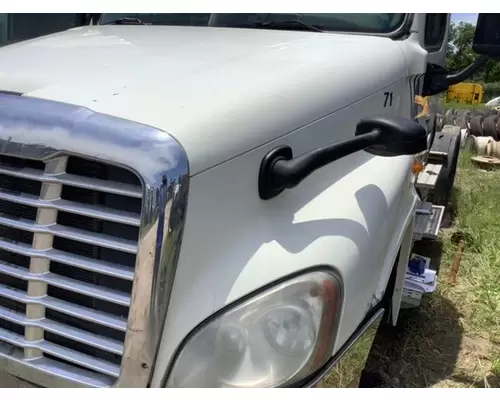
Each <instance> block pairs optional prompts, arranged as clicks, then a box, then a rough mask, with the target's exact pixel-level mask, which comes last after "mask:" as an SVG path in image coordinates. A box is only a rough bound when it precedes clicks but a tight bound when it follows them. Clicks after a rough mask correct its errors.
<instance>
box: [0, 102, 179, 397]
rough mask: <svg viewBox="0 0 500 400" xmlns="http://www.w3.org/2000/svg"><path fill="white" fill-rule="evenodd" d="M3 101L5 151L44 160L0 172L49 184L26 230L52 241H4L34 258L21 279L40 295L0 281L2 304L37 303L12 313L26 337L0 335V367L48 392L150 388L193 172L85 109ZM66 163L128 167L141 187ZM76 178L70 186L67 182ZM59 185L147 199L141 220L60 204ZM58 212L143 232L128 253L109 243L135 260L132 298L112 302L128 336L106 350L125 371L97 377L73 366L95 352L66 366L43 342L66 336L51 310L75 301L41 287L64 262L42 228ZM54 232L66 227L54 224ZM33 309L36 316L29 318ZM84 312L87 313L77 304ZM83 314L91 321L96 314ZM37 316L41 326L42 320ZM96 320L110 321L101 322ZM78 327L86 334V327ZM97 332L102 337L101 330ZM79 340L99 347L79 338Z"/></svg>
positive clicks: (138, 128)
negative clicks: (123, 309)
mask: <svg viewBox="0 0 500 400" xmlns="http://www.w3.org/2000/svg"><path fill="white" fill-rule="evenodd" d="M0 104H1V107H0V155H1V156H4V157H12V158H16V159H23V160H28V161H29V160H38V161H40V162H41V163H40V164H41V165H42V167H41V169H40V170H38V171H35V172H33V171H34V170H28V169H25V170H26V171H24V170H23V171H24V172H22V171H21V172H20V171H19V170H18V171H15V169H14V168H11V170H7V169H6V168H3V170H4V172H3V173H4V174H5V175H9V174H10V175H11V176H19V177H22V176H20V174H21V173H22V174H28V175H26V176H25V178H27V179H31V180H34V181H35V180H36V181H38V182H41V183H42V184H43V185H44V186H42V189H41V190H42V192H41V194H40V196H32V197H33V199H31V198H30V200H29V201H30V202H31V203H30V204H29V205H30V206H33V207H35V208H36V209H37V210H38V211H40V210H50V211H51V212H49V213H46V214H47V215H46V216H44V215H43V213H39V216H38V217H37V219H36V220H35V222H34V223H33V225H29V226H28V225H25V227H26V226H27V227H28V228H29V229H32V232H42V231H41V229H45V231H43V232H42V233H43V234H44V235H46V242H43V241H38V243H37V244H36V242H37V240H33V244H32V245H29V244H28V245H24V246H20V245H18V243H16V242H12V243H8V242H7V241H4V240H2V239H0V242H1V243H0V246H3V247H2V249H4V250H6V249H7V250H8V251H11V252H12V251H13V252H17V253H19V254H23V255H24V256H28V257H31V263H30V267H29V269H28V270H26V272H24V273H23V274H24V275H22V276H21V279H24V280H25V281H27V282H28V288H36V289H37V290H31V289H30V290H28V291H27V292H26V293H25V292H21V291H17V292H16V291H15V290H13V289H12V288H10V287H7V286H5V288H4V287H3V286H4V285H0V286H2V287H0V298H2V297H3V298H5V297H6V296H7V299H10V300H13V299H14V300H16V301H18V302H20V303H24V304H28V305H32V306H30V307H26V314H22V313H19V312H17V313H12V318H19V319H20V321H21V322H20V324H21V326H22V327H24V336H23V335H22V334H21V335H19V333H16V332H13V331H9V330H7V329H0V363H1V364H2V369H3V370H4V371H5V372H7V373H10V374H12V375H15V376H17V377H19V378H21V379H28V380H29V381H31V382H33V383H34V384H36V385H40V386H45V387H78V386H118V387H146V386H147V385H148V383H149V379H150V377H151V374H152V367H153V365H154V362H155V357H156V352H157V348H158V342H159V338H160V335H161V331H162V329H163V321H164V320H165V314H166V310H167V305H168V301H169V294H170V290H171V286H172V283H173V277H174V274H175V267H176V263H177V259H178V255H179V247H180V242H181V239H182V233H183V227H184V218H185V211H186V203H187V192H188V183H189V166H188V160H187V156H186V154H185V152H184V150H183V149H182V147H181V146H180V145H179V144H178V143H177V142H176V141H175V140H174V139H173V138H172V137H171V136H169V135H168V134H167V133H165V132H162V131H160V130H158V129H155V128H152V127H149V126H144V125H142V124H138V123H135V122H131V121H126V120H122V119H119V118H115V117H111V116H107V115H102V114H99V113H95V112H93V111H91V110H88V109H85V108H82V107H76V106H73V105H69V104H64V103H58V102H53V101H48V100H42V99H36V98H29V97H21V96H11V95H0ZM68 157H77V158H79V159H82V160H83V159H90V160H92V161H97V162H99V163H100V164H104V165H108V166H109V165H111V166H117V167H119V168H120V169H122V170H128V171H131V172H133V174H135V175H136V176H137V177H138V178H139V181H140V182H139V183H138V185H137V187H136V188H137V190H136V189H135V188H131V189H130V190H129V191H126V190H125V189H123V187H122V186H121V185H120V184H117V185H115V186H113V184H115V183H116V182H107V181H103V180H99V179H94V178H95V177H90V178H82V177H80V176H77V177H75V176H74V175H70V174H68V173H66V169H65V168H66V161H67V159H68ZM43 165H45V168H43ZM52 169H54V170H52ZM16 174H17V175H16ZM58 174H61V175H58ZM70 178H71V179H73V180H72V181H69V179H70ZM77 178H78V180H76V179H77ZM63 185H70V186H71V185H73V186H77V187H80V188H82V187H84V188H86V189H89V190H97V191H99V190H101V191H105V192H106V191H107V192H108V193H110V191H111V192H113V193H115V194H117V195H126V196H132V197H135V198H136V199H141V198H142V206H141V208H140V215H139V214H137V219H134V218H132V217H130V213H121V214H120V213H118V212H116V210H115V213H114V214H106V212H105V211H103V210H104V208H100V209H98V207H93V206H86V207H80V206H78V207H77V206H75V204H80V203H73V202H72V203H71V204H69V203H70V202H64V201H61V200H60V199H58V193H59V192H60V190H61V187H62V186H63ZM82 185H83V186H82ZM140 185H142V190H141V186H140ZM141 192H142V193H141ZM2 193H3V196H4V200H8V201H10V202H13V203H17V204H26V201H27V200H26V197H22V196H21V195H20V194H19V193H17V192H16V193H17V194H16V193H15V194H12V193H7V191H2ZM42 195H43V196H42ZM9 196H10V197H9ZM23 202H24V203H23ZM62 211H64V212H71V213H76V214H78V215H87V216H89V217H93V218H104V219H105V220H106V219H107V220H112V221H118V222H119V223H123V224H125V225H132V226H135V227H138V228H139V229H138V231H139V235H138V240H137V243H129V242H127V246H125V247H124V245H123V243H122V242H120V243H118V241H117V240H114V241H109V243H108V245H109V246H115V247H117V246H118V247H119V248H120V249H123V248H125V249H126V250H127V251H129V252H134V253H135V254H136V261H135V269H133V270H131V272H130V273H128V272H127V273H125V272H121V273H120V274H121V275H122V276H124V277H125V278H127V279H129V280H133V283H132V289H131V292H129V293H125V295H126V296H125V295H123V296H122V295H120V296H115V297H113V298H112V300H113V301H115V303H118V304H123V305H124V306H129V309H128V319H127V320H126V321H123V325H121V323H120V320H119V319H116V318H115V320H114V321H115V322H116V323H115V325H112V326H114V327H117V328H119V329H122V331H123V332H125V341H124V343H119V342H116V341H110V340H109V339H106V340H107V341H106V344H110V343H111V344H113V346H114V347H113V348H112V350H113V351H115V352H116V354H121V355H122V357H121V365H116V367H114V364H113V365H112V367H113V368H112V367H111V366H110V365H111V364H110V363H109V362H102V363H101V364H99V365H101V367H100V369H101V371H97V370H96V367H95V366H94V371H93V372H91V371H89V370H88V369H82V368H79V367H77V365H80V366H85V365H91V366H92V362H93V361H92V357H91V356H86V357H83V356H82V357H81V358H78V357H76V356H75V354H81V353H76V352H73V353H72V354H71V357H74V359H73V362H72V363H68V362H67V361H68V357H69V356H68V355H67V354H68V353H65V354H66V356H65V357H66V359H65V358H64V355H63V353H64V351H63V350H64V349H66V347H64V348H62V347H61V346H59V347H57V346H54V344H53V343H51V342H49V341H48V340H47V339H44V340H41V341H40V340H39V341H38V342H37V340H38V339H40V338H41V339H43V337H44V336H43V335H44V331H47V330H48V329H49V328H50V329H53V330H54V329H56V328H57V329H59V330H58V333H60V332H63V330H62V329H60V327H61V326H62V325H61V324H59V325H56V328H54V325H50V326H49V325H47V324H49V323H51V321H50V319H47V318H46V315H45V312H46V311H45V310H46V309H50V307H56V306H58V307H59V306H60V305H61V304H68V305H69V306H71V305H72V304H73V303H71V302H66V303H61V302H59V303H57V304H56V299H54V297H51V296H50V295H49V294H48V293H47V286H48V284H51V282H52V281H49V278H44V280H45V283H44V284H43V285H39V284H38V282H40V275H39V273H43V272H44V271H45V272H46V271H48V268H49V266H48V260H54V257H56V256H58V257H61V255H60V254H59V255H56V256H55V255H54V254H55V253H54V252H51V249H50V243H51V241H52V239H53V237H54V236H56V235H58V232H56V231H54V230H51V229H52V228H51V229H48V228H45V227H44V228H41V227H42V223H43V224H45V225H43V226H50V225H47V224H48V222H47V221H49V220H50V221H52V222H54V221H56V218H57V213H58V212H62ZM49 214H50V215H49ZM134 215H135V214H134ZM42 219H43V221H42ZM50 221H49V222H50ZM55 226H56V227H61V226H59V225H57V224H56V225H55ZM78 228H79V227H78ZM42 233H40V234H42ZM65 234H67V233H65ZM82 237H83V236H78V237H76V236H74V235H73V236H72V238H73V239H74V240H80V241H81V240H83V239H82ZM87 240H88V239H87ZM4 242H5V243H4ZM117 243H118V244H117ZM98 244H99V245H101V243H98ZM40 246H42V247H40ZM120 246H121V247H120ZM20 252H21V253H20ZM64 254H65V255H66V256H67V258H66V259H65V260H66V261H65V262H67V263H70V265H73V266H81V265H83V264H84V265H85V267H86V268H94V270H97V271H101V270H104V269H103V268H105V267H103V265H104V264H103V263H102V261H100V260H92V261H94V263H93V264H91V263H89V262H88V259H87V261H86V264H85V263H84V262H83V261H82V259H83V258H82V257H80V258H79V259H78V262H77V261H75V260H76V259H77V258H76V257H77V256H76V255H73V254H71V253H68V252H65V253H64ZM33 260H38V261H36V262H35V261H33ZM40 260H42V261H43V262H41V261H40ZM78 263H79V264H78ZM106 271H107V273H108V274H109V273H111V272H113V271H114V272H113V273H115V275H116V273H118V272H116V269H114V270H111V269H110V268H108V269H107V270H106ZM110 271H111V272H110ZM37 273H38V275H37ZM52 275H53V274H52ZM52 279H53V278H52ZM47 281H49V282H48V284H47ZM68 282H69V281H68ZM74 282H78V281H74ZM82 287H83V286H82ZM97 287H98V286H97ZM75 288H76V286H75V287H72V286H71V285H69V284H67V285H66V286H65V289H67V290H68V291H70V292H77V293H81V291H80V292H78V290H80V289H78V290H77V289H75ZM1 289H4V290H1ZM96 292H97V291H96ZM99 293H100V292H99ZM120 293H121V292H120ZM8 296H10V297H8ZM16 296H17V297H16ZM62 300H67V299H62ZM68 301H69V300H68ZM76 308H77V307H75V309H76ZM30 309H31V310H32V311H33V310H34V311H36V312H34V314H32V315H31V313H30V312H29V310H30ZM79 310H84V308H83V307H80V308H79ZM87 310H89V309H88V308H87ZM59 311H60V312H62V313H66V314H69V312H68V310H67V309H65V308H64V306H61V307H60V310H59ZM99 311H100V310H96V313H97V314H99ZM97 314H96V315H97ZM75 316H76V318H80V319H82V318H83V317H82V315H80V314H78V313H74V317H75ZM44 317H45V318H44ZM85 317H86V318H90V319H92V318H94V316H93V315H92V314H91V313H90V314H87V315H85ZM9 318H10V317H9ZM4 319H5V315H4V314H2V315H1V316H0V322H8V321H9V320H5V321H2V320H4ZM35 319H38V320H40V321H45V322H43V323H38V322H37V321H35ZM100 322H101V323H109V324H110V323H111V322H110V321H108V320H105V319H102V320H100ZM110 326H111V325H110ZM66 327H67V326H66ZM63 328H64V327H63ZM57 329H56V330H57ZM80 331H81V332H83V333H87V332H85V331H82V330H81V329H80ZM72 332H73V331H72ZM91 335H94V336H92V337H98V336H99V332H97V333H91ZM87 336H89V337H90V335H87ZM77 340H79V341H80V342H85V341H86V342H87V343H90V344H91V345H92V344H93V343H92V342H91V341H90V340H88V339H86V338H83V337H82V338H77ZM103 343H104V342H103ZM23 350H24V351H23ZM47 353H48V354H51V355H52V356H54V354H55V357H58V360H59V361H57V360H55V359H54V358H52V357H47ZM75 357H76V358H75ZM61 359H62V360H63V361H61ZM64 360H66V361H64Z"/></svg>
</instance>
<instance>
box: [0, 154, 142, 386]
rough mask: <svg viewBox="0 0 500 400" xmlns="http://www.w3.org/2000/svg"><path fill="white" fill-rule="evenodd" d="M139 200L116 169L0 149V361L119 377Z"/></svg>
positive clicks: (127, 175)
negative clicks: (40, 158) (20, 155)
mask: <svg viewBox="0 0 500 400" xmlns="http://www.w3.org/2000/svg"><path fill="white" fill-rule="evenodd" d="M142 196H143V188H142V183H141V181H140V179H139V178H138V177H137V176H136V175H134V174H133V173H131V172H130V171H127V170H125V169H123V168H121V167H116V166H112V165H107V164H104V163H102V162H99V161H96V160H87V159H84V158H80V157H76V156H67V155H64V154H57V156H56V157H55V158H52V159H49V160H45V161H44V162H42V161H34V160H28V159H22V158H16V157H11V156H5V155H2V154H0V356H1V357H4V358H5V357H7V358H9V357H11V356H12V354H14V353H15V354H17V355H16V357H18V358H19V357H21V359H23V362H24V363H26V364H29V365H31V366H32V367H33V368H35V369H38V370H43V371H46V372H47V373H49V374H53V373H54V371H55V370H57V369H59V370H61V371H62V373H67V374H68V379H71V380H75V377H76V378H77V379H76V380H78V376H81V377H83V380H87V381H88V382H94V383H96V382H97V383H99V382H100V383H102V382H107V384H106V385H109V384H112V383H113V379H116V378H118V377H119V375H120V368H121V359H122V356H123V352H124V342H125V334H126V332H127V317H128V313H129V307H130V302H131V294H132V283H133V281H134V276H135V272H134V271H135V262H136V254H137V252H138V235H139V226H140V221H141V207H142V204H141V203H142ZM6 344H9V345H10V346H14V347H10V348H9V350H8V351H5V350H4V349H5V348H6V347H5V346H6ZM63 370H64V371H63ZM78 371H80V372H78ZM100 383H99V384H90V386H101V384H100Z"/></svg>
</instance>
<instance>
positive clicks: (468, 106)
mask: <svg viewBox="0 0 500 400" xmlns="http://www.w3.org/2000/svg"><path fill="white" fill-rule="evenodd" d="M440 104H441V106H442V107H443V108H444V109H445V110H448V109H455V110H465V109H467V110H484V109H486V106H485V105H484V104H463V103H454V102H441V103H440Z"/></svg>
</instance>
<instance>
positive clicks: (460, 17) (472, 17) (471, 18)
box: [451, 14, 477, 25]
mask: <svg viewBox="0 0 500 400" xmlns="http://www.w3.org/2000/svg"><path fill="white" fill-rule="evenodd" d="M451 20H452V21H453V22H462V21H463V22H469V23H471V24H473V25H476V20H477V14H451Z"/></svg>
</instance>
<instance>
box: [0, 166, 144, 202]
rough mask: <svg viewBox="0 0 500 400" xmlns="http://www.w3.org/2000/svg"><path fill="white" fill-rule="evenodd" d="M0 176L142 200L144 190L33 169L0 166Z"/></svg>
mask: <svg viewBox="0 0 500 400" xmlns="http://www.w3.org/2000/svg"><path fill="white" fill-rule="evenodd" d="M0 174H3V175H7V176H13V177H16V178H24V179H31V180H36V181H38V182H45V183H60V184H63V185H68V186H74V187H79V188H83V189H90V190H96V191H100V192H105V193H113V194H117V195H120V196H128V197H134V198H137V199H140V198H142V190H141V188H140V187H137V186H134V185H130V184H127V183H118V182H110V181H105V180H103V179H96V178H89V177H85V176H78V175H73V174H66V173H63V174H60V175H53V176H51V175H46V174H44V173H43V171H40V170H37V169H33V168H15V167H11V166H7V165H1V164H0Z"/></svg>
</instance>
